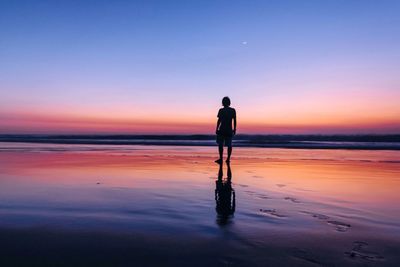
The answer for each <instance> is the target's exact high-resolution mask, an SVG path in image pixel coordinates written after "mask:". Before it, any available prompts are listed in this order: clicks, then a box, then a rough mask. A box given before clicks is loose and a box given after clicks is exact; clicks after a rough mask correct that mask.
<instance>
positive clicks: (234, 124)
mask: <svg viewBox="0 0 400 267" xmlns="http://www.w3.org/2000/svg"><path fill="white" fill-rule="evenodd" d="M233 134H234V135H235V134H236V110H235V113H234V115H233Z"/></svg>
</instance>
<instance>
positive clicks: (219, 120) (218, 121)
mask: <svg viewBox="0 0 400 267" xmlns="http://www.w3.org/2000/svg"><path fill="white" fill-rule="evenodd" d="M220 124H221V119H220V118H219V117H218V120H217V128H215V133H216V134H218V129H219V125H220Z"/></svg>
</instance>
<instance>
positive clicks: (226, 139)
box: [217, 134, 232, 147]
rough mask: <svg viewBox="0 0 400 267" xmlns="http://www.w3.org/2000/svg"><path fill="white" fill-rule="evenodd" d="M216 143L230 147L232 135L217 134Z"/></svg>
mask: <svg viewBox="0 0 400 267" xmlns="http://www.w3.org/2000/svg"><path fill="white" fill-rule="evenodd" d="M217 144H218V145H219V146H224V145H225V146H227V147H231V146H232V136H228V135H220V134H218V135H217Z"/></svg>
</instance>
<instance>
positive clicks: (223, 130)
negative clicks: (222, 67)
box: [215, 96, 236, 164]
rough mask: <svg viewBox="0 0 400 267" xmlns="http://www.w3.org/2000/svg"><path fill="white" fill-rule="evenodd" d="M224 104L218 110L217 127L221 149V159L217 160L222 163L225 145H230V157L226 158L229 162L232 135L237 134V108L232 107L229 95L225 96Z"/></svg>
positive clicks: (219, 147) (216, 131) (219, 148)
mask: <svg viewBox="0 0 400 267" xmlns="http://www.w3.org/2000/svg"><path fill="white" fill-rule="evenodd" d="M222 105H223V106H224V107H223V108H221V109H220V110H219V111H218V115H217V117H218V121H217V128H216V130H215V133H216V134H217V144H218V151H219V159H217V160H216V161H215V162H216V163H218V164H221V163H222V160H223V154H224V145H225V146H227V147H228V158H227V159H226V162H227V163H229V161H230V160H231V154H232V137H233V136H234V135H235V134H236V110H235V109H234V108H231V107H230V105H231V100H230V99H229V97H227V96H225V97H224V98H223V99H222ZM232 123H233V128H232Z"/></svg>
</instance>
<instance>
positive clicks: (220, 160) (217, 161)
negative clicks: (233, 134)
mask: <svg viewBox="0 0 400 267" xmlns="http://www.w3.org/2000/svg"><path fill="white" fill-rule="evenodd" d="M214 162H215V163H218V164H222V159H217V160H216V161H214Z"/></svg>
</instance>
